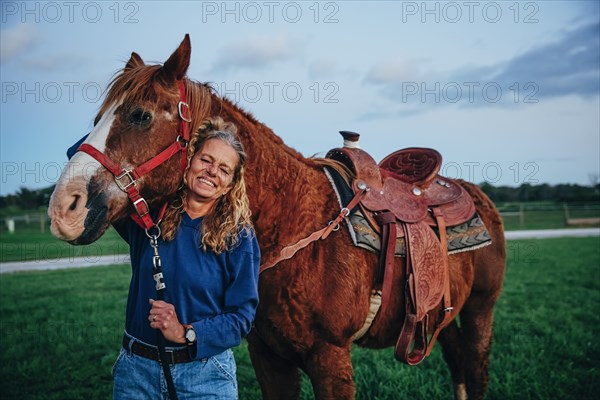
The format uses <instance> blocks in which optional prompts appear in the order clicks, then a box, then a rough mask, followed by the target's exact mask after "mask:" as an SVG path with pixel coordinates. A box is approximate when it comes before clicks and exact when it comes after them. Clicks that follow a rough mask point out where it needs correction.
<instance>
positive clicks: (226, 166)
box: [186, 139, 239, 205]
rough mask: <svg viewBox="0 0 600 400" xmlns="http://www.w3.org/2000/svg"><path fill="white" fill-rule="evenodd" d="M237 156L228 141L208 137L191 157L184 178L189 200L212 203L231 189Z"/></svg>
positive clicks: (237, 160)
mask: <svg viewBox="0 0 600 400" xmlns="http://www.w3.org/2000/svg"><path fill="white" fill-rule="evenodd" d="M238 162H239V157H238V154H237V152H236V151H235V150H234V148H233V147H231V146H230V145H229V144H228V143H226V142H224V141H222V140H219V139H210V140H208V141H206V142H205V143H204V145H203V146H202V148H201V149H200V150H198V152H197V153H196V154H195V155H194V157H193V158H192V162H191V165H190V169H189V171H188V174H187V178H186V185H187V187H188V196H191V198H190V199H189V200H193V201H197V202H201V203H207V204H210V205H212V204H213V203H214V202H215V201H216V200H217V199H218V198H219V197H220V196H222V195H224V194H226V193H227V192H229V190H231V188H232V183H233V177H234V174H235V169H236V167H237V165H238Z"/></svg>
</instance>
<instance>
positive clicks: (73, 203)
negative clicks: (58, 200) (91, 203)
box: [69, 194, 81, 211]
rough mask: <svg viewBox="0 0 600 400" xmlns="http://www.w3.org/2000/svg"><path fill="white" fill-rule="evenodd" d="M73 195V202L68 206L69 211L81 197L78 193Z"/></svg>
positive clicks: (75, 206)
mask: <svg viewBox="0 0 600 400" xmlns="http://www.w3.org/2000/svg"><path fill="white" fill-rule="evenodd" d="M73 197H75V200H73V202H72V203H71V205H70V206H69V210H70V211H74V210H75V209H76V208H77V203H78V202H79V199H80V198H81V196H80V195H78V194H76V195H74V196H73Z"/></svg>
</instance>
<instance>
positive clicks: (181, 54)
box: [162, 34, 192, 81]
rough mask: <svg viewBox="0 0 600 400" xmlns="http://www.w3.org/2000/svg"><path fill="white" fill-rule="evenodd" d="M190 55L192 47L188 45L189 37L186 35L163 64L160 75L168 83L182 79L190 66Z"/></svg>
mask: <svg viewBox="0 0 600 400" xmlns="http://www.w3.org/2000/svg"><path fill="white" fill-rule="evenodd" d="M191 54H192V45H191V43H190V35H189V34H186V35H185V38H183V41H182V42H181V44H180V45H179V47H178V48H177V50H175V51H174V52H173V54H171V57H169V59H168V60H167V61H165V63H164V64H163V67H162V73H163V75H164V76H165V78H167V80H168V81H175V80H180V79H183V77H184V76H185V74H186V72H187V69H188V67H189V66H190V56H191Z"/></svg>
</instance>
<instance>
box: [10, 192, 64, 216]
mask: <svg viewBox="0 0 600 400" xmlns="http://www.w3.org/2000/svg"><path fill="white" fill-rule="evenodd" d="M53 191H54V185H52V186H50V187H47V188H44V189H34V190H31V189H27V188H25V187H22V188H21V189H19V190H18V191H17V193H15V194H9V195H6V196H0V214H4V213H5V212H6V211H7V210H9V209H10V210H12V211H17V210H35V209H38V208H40V207H46V206H48V203H49V202H50V195H52V192H53Z"/></svg>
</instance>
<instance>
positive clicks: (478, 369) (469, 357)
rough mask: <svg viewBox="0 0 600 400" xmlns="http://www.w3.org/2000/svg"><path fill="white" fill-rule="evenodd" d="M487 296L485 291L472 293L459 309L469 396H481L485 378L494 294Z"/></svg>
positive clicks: (485, 381)
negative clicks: (460, 309)
mask: <svg viewBox="0 0 600 400" xmlns="http://www.w3.org/2000/svg"><path fill="white" fill-rule="evenodd" d="M488 296H489V294H485V293H472V294H471V296H470V298H469V299H468V300H467V303H466V304H465V306H464V307H463V309H462V311H461V313H460V324H461V336H462V343H463V346H462V348H463V351H464V362H465V377H466V384H467V396H468V398H469V400H475V399H482V398H483V395H484V394H485V390H486V388H487V385H488V380H489V374H488V366H489V360H490V350H491V346H492V324H493V313H494V304H495V298H492V299H490V297H488ZM492 297H493V296H492Z"/></svg>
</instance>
